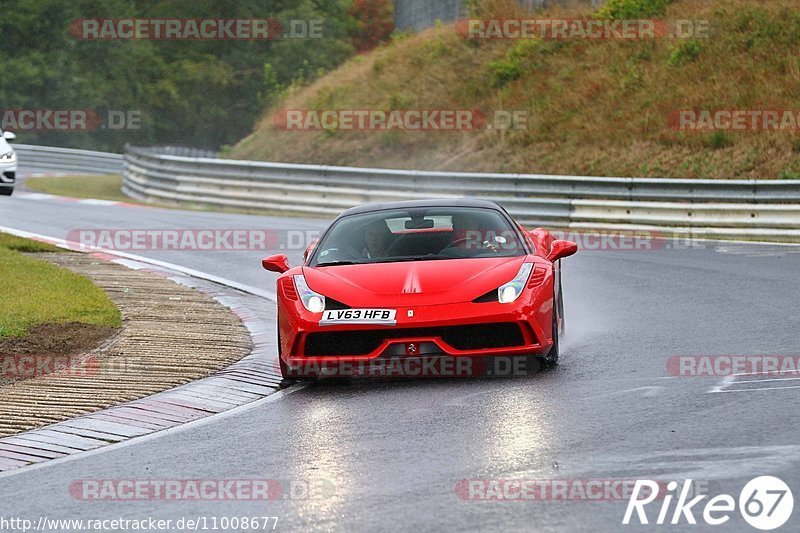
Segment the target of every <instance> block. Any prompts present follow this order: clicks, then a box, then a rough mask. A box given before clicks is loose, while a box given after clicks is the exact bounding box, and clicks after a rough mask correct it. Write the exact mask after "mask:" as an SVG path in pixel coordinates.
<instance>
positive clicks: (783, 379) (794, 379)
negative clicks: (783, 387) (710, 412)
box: [736, 378, 800, 385]
mask: <svg viewBox="0 0 800 533" xmlns="http://www.w3.org/2000/svg"><path fill="white" fill-rule="evenodd" d="M798 379H800V378H772V379H741V380H739V381H737V382H736V384H737V385H738V384H739V383H766V382H767V381H796V380H798Z"/></svg>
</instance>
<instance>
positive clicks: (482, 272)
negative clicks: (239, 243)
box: [262, 199, 578, 379]
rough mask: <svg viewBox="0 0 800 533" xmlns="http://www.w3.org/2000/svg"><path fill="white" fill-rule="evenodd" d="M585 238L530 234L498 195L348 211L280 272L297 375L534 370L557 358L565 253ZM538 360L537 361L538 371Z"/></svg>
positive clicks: (288, 354)
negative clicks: (295, 263)
mask: <svg viewBox="0 0 800 533" xmlns="http://www.w3.org/2000/svg"><path fill="white" fill-rule="evenodd" d="M577 249H578V247H577V245H576V244H575V243H573V242H569V241H560V240H554V239H553V237H552V235H551V234H550V233H549V232H548V231H546V230H543V229H535V230H533V231H526V230H525V229H524V228H522V226H520V225H519V224H517V223H516V222H514V220H512V219H511V217H510V216H509V215H508V213H507V212H506V211H505V210H504V209H503V208H502V207H500V206H498V205H497V204H495V203H493V202H489V201H485V200H477V199H453V200H424V201H409V202H394V203H378V204H369V205H363V206H360V207H355V208H353V209H350V210H348V211H345V212H344V213H342V214H341V215H340V216H339V217H338V218H337V219H336V220H335V221H334V222H333V223H332V224H331V226H330V227H329V228H328V229H327V230H326V231H325V232H324V234H323V235H322V237H321V238H320V239H319V241H318V242H315V243H314V244H312V245H311V246H310V247H309V249H308V250H306V254H305V259H304V264H303V265H302V266H298V267H294V268H291V267H290V266H289V264H288V258H287V257H286V256H285V255H276V256H272V257H268V258H266V259H264V260H263V262H262V264H263V267H264V268H265V269H267V270H270V271H273V272H279V273H281V276H280V277H279V278H278V290H277V294H278V351H279V360H280V367H281V372H282V374H283V376H284V377H285V378H287V379H317V378H322V377H353V376H371V377H400V376H410V377H459V376H474V375H514V374H517V373H520V372H522V373H529V372H530V371H532V369H533V368H539V363H544V364H545V365H552V364H555V363H556V362H557V361H558V337H559V334H560V333H562V334H563V328H564V317H563V298H562V292H561V283H560V279H561V273H560V268H559V265H560V261H559V260H560V259H562V258H564V257H567V256H570V255H572V254H574V253H575V252H576V251H577ZM531 363H533V367H531Z"/></svg>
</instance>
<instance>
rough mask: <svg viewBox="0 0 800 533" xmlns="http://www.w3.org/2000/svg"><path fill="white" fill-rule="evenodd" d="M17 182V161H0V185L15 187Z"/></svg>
mask: <svg viewBox="0 0 800 533" xmlns="http://www.w3.org/2000/svg"><path fill="white" fill-rule="evenodd" d="M16 182H17V162H16V160H14V162H13V163H4V162H2V161H0V187H14V185H16Z"/></svg>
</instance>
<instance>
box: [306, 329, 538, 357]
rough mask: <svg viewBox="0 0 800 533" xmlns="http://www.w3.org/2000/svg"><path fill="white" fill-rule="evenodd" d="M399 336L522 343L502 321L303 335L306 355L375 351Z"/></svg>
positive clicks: (460, 345) (476, 344) (462, 346)
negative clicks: (387, 341)
mask: <svg viewBox="0 0 800 533" xmlns="http://www.w3.org/2000/svg"><path fill="white" fill-rule="evenodd" d="M402 337H441V338H442V340H443V341H444V342H446V343H447V344H449V345H450V346H452V347H453V348H455V349H456V350H484V349H489V348H512V347H515V346H522V345H523V344H524V343H525V341H524V339H523V338H522V332H521V331H520V329H519V326H518V325H517V324H515V323H513V322H507V323H506V322H503V323H498V324H474V325H469V326H445V327H439V328H400V329H378V330H364V331H341V332H331V333H311V334H310V335H308V337H307V338H306V347H305V355H307V356H324V355H331V356H338V355H366V354H369V353H371V352H373V351H375V350H376V349H377V348H378V347H379V346H380V345H381V343H382V342H383V341H384V340H386V339H398V338H402Z"/></svg>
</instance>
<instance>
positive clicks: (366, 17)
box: [350, 0, 394, 52]
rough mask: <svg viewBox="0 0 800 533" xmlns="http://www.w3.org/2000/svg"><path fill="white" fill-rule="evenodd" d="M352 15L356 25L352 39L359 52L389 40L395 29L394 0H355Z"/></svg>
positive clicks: (351, 10) (351, 33)
mask: <svg viewBox="0 0 800 533" xmlns="http://www.w3.org/2000/svg"><path fill="white" fill-rule="evenodd" d="M350 16H351V17H353V19H354V21H355V25H354V27H353V29H352V31H351V32H350V40H351V42H352V43H353V46H355V47H356V50H358V51H359V52H368V51H370V50H372V49H373V48H375V47H376V46H378V45H379V44H381V43H385V42H387V41H388V40H389V37H390V36H391V35H392V31H393V30H394V1H393V0H354V2H353V6H352V7H351V8H350Z"/></svg>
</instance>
